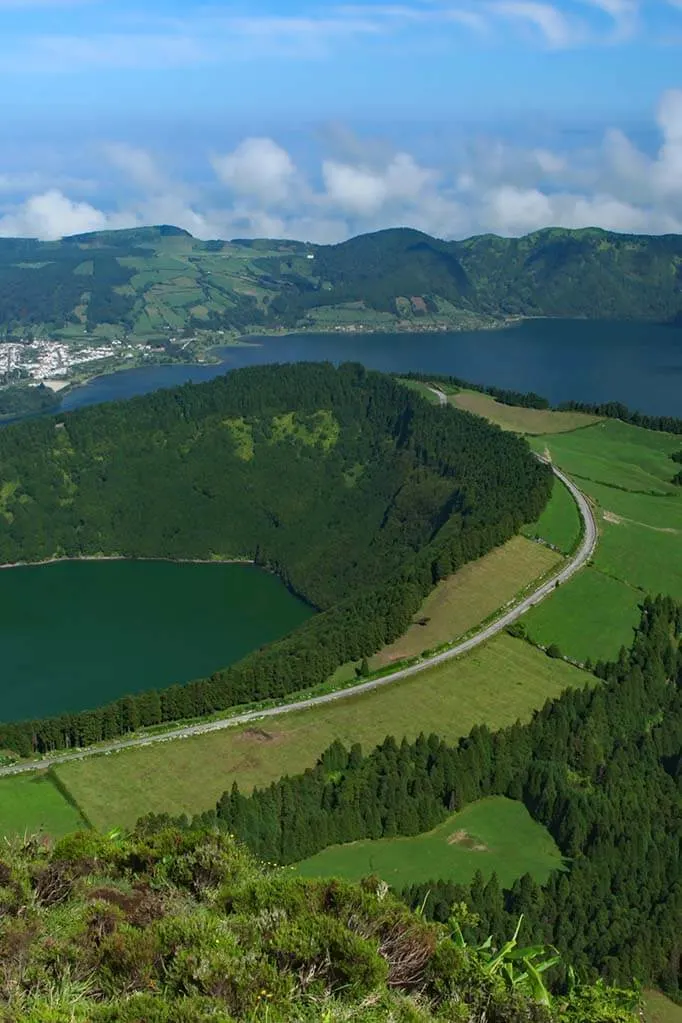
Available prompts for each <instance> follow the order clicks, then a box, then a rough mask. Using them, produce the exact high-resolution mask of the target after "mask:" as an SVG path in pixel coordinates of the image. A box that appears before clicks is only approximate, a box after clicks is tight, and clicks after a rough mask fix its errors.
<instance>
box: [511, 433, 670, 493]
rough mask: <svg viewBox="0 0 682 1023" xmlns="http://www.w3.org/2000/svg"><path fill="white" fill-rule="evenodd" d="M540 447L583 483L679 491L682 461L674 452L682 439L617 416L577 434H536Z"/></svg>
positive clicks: (533, 441)
mask: <svg viewBox="0 0 682 1023" xmlns="http://www.w3.org/2000/svg"><path fill="white" fill-rule="evenodd" d="M531 444H532V446H533V447H534V448H535V450H537V451H540V452H544V451H548V452H549V454H550V455H551V457H552V460H553V461H554V462H556V463H557V465H558V466H560V467H561V468H562V469H564V470H565V471H566V472H567V473H570V474H571V475H573V476H575V477H576V479H577V480H580V481H582V482H581V486H582V484H584V486H582V489H584V490H585V491H586V492H587V493H590V486H589V484H590V483H600V484H606V485H607V486H610V487H622V488H623V489H624V490H630V491H633V492H635V493H643V494H649V493H655V494H674V493H675V491H676V490H679V488H676V487H674V486H673V485H672V484H671V483H670V480H671V479H672V477H673V476H674V475H675V471H676V463H675V462H673V461H672V459H671V457H670V456H671V455H672V454H673V452H675V451H679V450H680V448H682V438H680V437H677V436H673V435H672V434H666V433H657V432H654V431H653V430H643V429H641V428H640V427H638V426H630V425H629V424H627V423H621V422H620V421H619V420H616V419H606V420H604V421H602V422H600V423H597V424H595V425H594V426H590V427H587V428H586V429H584V430H575V431H573V432H572V433H561V434H552V435H551V436H547V435H545V436H541V437H534V438H532V439H531Z"/></svg>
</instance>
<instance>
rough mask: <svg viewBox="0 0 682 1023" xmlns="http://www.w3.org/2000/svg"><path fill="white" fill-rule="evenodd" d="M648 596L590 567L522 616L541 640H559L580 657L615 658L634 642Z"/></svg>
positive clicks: (568, 652) (546, 642)
mask: <svg viewBox="0 0 682 1023" xmlns="http://www.w3.org/2000/svg"><path fill="white" fill-rule="evenodd" d="M643 596H644V594H643V593H640V592H639V591H638V590H635V589H633V588H632V587H631V586H628V585H627V584H626V583H622V582H620V581H619V580H617V579H611V578H610V577H609V576H607V575H604V574H603V572H599V571H597V570H596V569H594V568H586V569H584V570H583V571H582V572H580V573H579V575H577V576H576V577H575V578H574V579H571V581H570V582H568V583H566V585H564V586H561V587H559V589H558V590H557V591H556V592H555V593H553V594H552V596H551V597H549V598H548V600H545V601H543V603H542V604H540V605H539V606H538V607H537V608H534V609H533V610H532V611H530V612H529V613H528V614H527V615H526V616H525V617H524V619H523V621H524V623H525V626H526V629H527V631H528V635H529V636H530V637H531V639H532V640H533V641H534V642H536V643H541V644H542V645H543V646H549V645H550V644H551V643H557V644H558V646H559V647H560V649H561V652H562V653H563V654H566V655H567V656H569V657H573V658H574V659H575V660H578V661H585V660H586V659H587V658H588V657H590V658H591V659H592V660H593V661H597V660H611V659H612V658H614V657H616V656H617V655H618V651H619V650H620V648H621V646H626V647H629V646H631V644H632V630H633V628H634V626H635V625H637V623H638V622H639V619H640V611H639V604H640V602H641V600H642V598H643Z"/></svg>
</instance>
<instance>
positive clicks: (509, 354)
mask: <svg viewBox="0 0 682 1023" xmlns="http://www.w3.org/2000/svg"><path fill="white" fill-rule="evenodd" d="M251 340H252V341H253V342H254V344H253V345H252V346H248V347H247V346H238V347H230V348H223V349H220V350H219V351H218V354H219V355H220V359H221V361H220V363H219V364H214V365H210V366H198V365H173V366H150V367H148V368H141V369H133V370H126V371H123V372H121V373H115V374H111V375H109V376H105V377H99V378H97V379H95V380H93V381H91V382H90V383H89V384H86V385H85V386H83V387H79V388H77V389H75V390H73V391H71V392H70V393H69V394H67V395H66V396H65V398H64V401H63V404H62V408H63V409H64V410H69V409H75V408H80V407H82V406H84V405H91V404H96V403H99V402H102V401H114V400H119V399H121V398H131V397H133V396H134V395H137V394H146V393H147V392H149V391H153V390H156V389H157V388H160V387H174V386H176V385H178V384H182V383H186V382H187V381H189V380H192V381H195V382H197V383H198V382H200V381H202V380H210V379H211V378H212V377H215V376H218V375H219V374H221V373H225V372H227V371H228V370H231V369H237V368H239V367H241V366H253V365H260V364H262V363H266V362H301V361H307V360H313V361H318V360H329V361H330V362H334V363H339V362H345V361H352V362H361V363H363V364H364V365H365V366H367V367H369V368H370V369H379V370H384V371H387V372H406V371H408V370H415V371H422V372H426V373H449V374H452V375H454V376H459V377H461V378H463V379H465V380H469V381H472V382H476V383H486V384H496V385H497V386H499V387H510V388H515V389H517V390H521V391H529V390H533V391H536V392H537V393H539V394H542V395H544V396H545V397H547V398H549V399H550V401H552V402H553V403H556V402H560V401H566V400H568V399H575V400H578V401H611V400H616V401H622V402H624V403H625V404H626V405H629V406H630V407H631V408H633V409H639V410H640V411H642V412H648V413H652V414H660V415H675V416H682V328H673V327H665V326H659V325H656V324H642V323H613V322H599V321H589V320H527V321H525V322H523V323H521V324H519V325H518V326H515V327H510V328H508V329H505V330H493V331H463V332H461V333H453V334H417V335H415V334H358V335H352V334H351V335H348V334H299V335H295V334H292V335H285V336H281V337H268V338H252V339H251Z"/></svg>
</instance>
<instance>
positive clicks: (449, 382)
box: [399, 372, 550, 409]
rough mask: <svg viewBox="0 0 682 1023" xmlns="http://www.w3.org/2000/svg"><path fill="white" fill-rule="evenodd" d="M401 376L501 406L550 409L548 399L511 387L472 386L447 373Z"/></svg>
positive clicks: (533, 392)
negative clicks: (480, 396) (468, 393)
mask: <svg viewBox="0 0 682 1023" xmlns="http://www.w3.org/2000/svg"><path fill="white" fill-rule="evenodd" d="M399 376H401V377H403V378H404V379H406V380H420V381H422V383H426V384H428V383H430V382H435V383H442V384H445V385H446V386H449V387H456V388H457V389H458V390H466V391H478V392H479V394H489V395H490V397H491V398H494V399H495V401H499V402H500V404H501V405H515V406H517V407H518V408H537V409H548V408H550V404H549V401H548V400H547V398H543V397H542V395H540V394H536V393H535V391H515V390H513V389H512V388H509V387H495V386H493V385H492V384H472V383H470V382H469V381H467V380H462V379H461V377H455V376H451V375H448V374H446V373H436V374H435V375H434V374H433V373H416V372H410V373H400V374H399Z"/></svg>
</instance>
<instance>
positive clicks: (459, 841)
mask: <svg viewBox="0 0 682 1023" xmlns="http://www.w3.org/2000/svg"><path fill="white" fill-rule="evenodd" d="M448 845H459V846H461V847H462V848H463V849H469V850H470V851H471V852H490V850H489V849H488V846H487V845H485V843H483V842H479V841H478V839H476V838H472V836H471V835H470V834H469V832H468V831H465V830H464V829H463V828H460V830H459V831H453V833H452V834H451V835H448Z"/></svg>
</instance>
